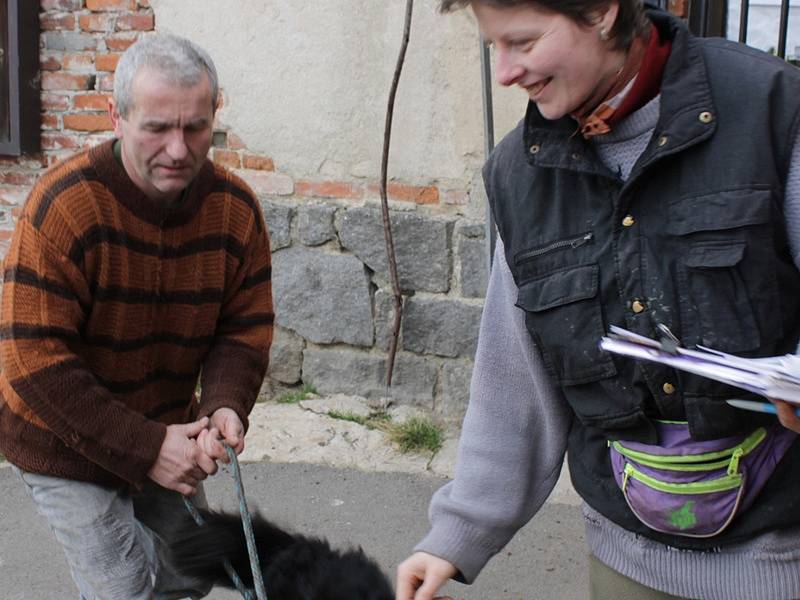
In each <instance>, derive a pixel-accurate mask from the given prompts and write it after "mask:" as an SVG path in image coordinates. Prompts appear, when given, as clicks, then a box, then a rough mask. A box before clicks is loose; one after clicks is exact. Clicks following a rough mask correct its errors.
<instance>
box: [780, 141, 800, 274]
mask: <svg viewBox="0 0 800 600" xmlns="http://www.w3.org/2000/svg"><path fill="white" fill-rule="evenodd" d="M783 215H784V217H785V218H786V232H787V234H788V237H789V247H790V248H791V249H792V257H794V264H796V265H797V268H798V269H800V131H798V137H797V138H796V139H795V141H794V146H793V147H792V161H791V165H790V166H789V174H788V175H787V177H786V193H785V196H784V200H783Z"/></svg>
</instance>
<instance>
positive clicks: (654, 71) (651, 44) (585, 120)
mask: <svg viewBox="0 0 800 600" xmlns="http://www.w3.org/2000/svg"><path fill="white" fill-rule="evenodd" d="M671 50H672V42H671V41H669V40H663V41H662V40H661V37H660V36H659V35H658V29H657V28H656V26H655V25H653V26H652V30H651V32H650V39H649V40H648V42H647V46H646V47H645V46H644V40H642V38H638V37H637V38H635V39H634V40H633V43H632V44H631V47H630V49H629V50H628V56H627V58H626V59H625V64H624V65H623V67H622V69H620V72H619V73H618V75H617V76H616V78H615V79H614V83H613V84H612V85H611V89H610V90H609V91H608V92H607V93H606V94H605V98H606V99H605V100H603V101H602V102H600V103H599V104H598V105H595V106H596V108H595V109H594V110H593V111H591V113H589V114H588V115H586V116H581V113H582V112H583V111H581V109H578V110H577V111H575V112H574V113H573V117H574V118H575V119H576V120H577V121H578V125H579V126H580V132H581V134H582V135H583V137H584V138H586V139H589V138H590V137H593V136H595V135H602V134H604V133H608V132H609V131H611V126H612V125H614V124H616V123H618V122H619V121H620V120H622V119H623V118H624V117H626V116H628V115H629V114H631V113H632V112H634V111H636V110H638V109H640V108H641V107H642V106H644V105H645V104H647V103H648V102H650V100H652V99H653V98H655V97H656V96H657V95H658V93H659V92H660V91H661V77H662V75H663V74H664V67H665V66H666V64H667V59H668V58H669V54H670V51H671ZM631 80H633V81H632V83H631ZM587 104H589V105H591V104H593V102H592V101H591V99H590V100H589V101H587V102H586V103H584V106H586V105H587ZM581 108H583V107H581Z"/></svg>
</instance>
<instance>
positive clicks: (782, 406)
mask: <svg viewBox="0 0 800 600" xmlns="http://www.w3.org/2000/svg"><path fill="white" fill-rule="evenodd" d="M769 400H770V402H772V403H773V404H774V405H775V409H776V410H777V411H778V420H779V421H780V422H781V425H783V426H784V427H786V429H791V430H792V431H795V432H797V433H800V417H798V416H797V414H796V413H795V409H796V408H797V405H795V404H790V403H789V402H784V401H783V400H776V399H774V398H770V399H769Z"/></svg>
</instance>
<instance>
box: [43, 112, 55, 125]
mask: <svg viewBox="0 0 800 600" xmlns="http://www.w3.org/2000/svg"><path fill="white" fill-rule="evenodd" d="M41 122H42V129H58V116H56V115H53V114H50V113H44V114H43V115H42V116H41Z"/></svg>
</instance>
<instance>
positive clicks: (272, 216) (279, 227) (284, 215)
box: [260, 200, 294, 252]
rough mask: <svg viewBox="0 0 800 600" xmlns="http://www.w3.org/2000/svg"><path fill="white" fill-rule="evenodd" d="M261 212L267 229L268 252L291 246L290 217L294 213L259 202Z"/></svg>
mask: <svg viewBox="0 0 800 600" xmlns="http://www.w3.org/2000/svg"><path fill="white" fill-rule="evenodd" d="M260 204H261V212H263V213H264V220H265V221H266V222H267V228H268V229H269V247H270V250H272V251H273V252H275V250H280V249H281V248H288V247H289V246H291V245H292V216H293V213H294V211H293V210H292V209H291V208H289V207H288V206H281V205H280V204H273V203H272V202H267V201H265V200H261V201H260Z"/></svg>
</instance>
